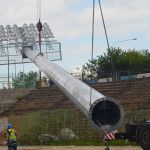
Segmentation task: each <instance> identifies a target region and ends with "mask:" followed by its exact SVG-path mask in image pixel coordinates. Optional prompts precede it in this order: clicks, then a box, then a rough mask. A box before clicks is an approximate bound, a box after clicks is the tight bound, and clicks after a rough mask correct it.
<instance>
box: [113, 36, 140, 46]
mask: <svg viewBox="0 0 150 150" xmlns="http://www.w3.org/2000/svg"><path fill="white" fill-rule="evenodd" d="M135 40H137V38H133V39H126V40H121V41H116V42H114V43H113V44H112V47H113V46H114V45H115V44H116V43H120V42H127V41H135Z"/></svg>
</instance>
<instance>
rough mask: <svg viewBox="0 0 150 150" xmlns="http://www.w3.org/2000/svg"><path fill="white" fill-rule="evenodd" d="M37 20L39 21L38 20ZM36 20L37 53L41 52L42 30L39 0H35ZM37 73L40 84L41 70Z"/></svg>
mask: <svg viewBox="0 0 150 150" xmlns="http://www.w3.org/2000/svg"><path fill="white" fill-rule="evenodd" d="M38 20H39V21H38ZM37 21H38V23H37V24H36V27H37V30H38V33H39V50H40V52H39V54H38V55H40V54H42V53H41V31H42V27H43V26H42V22H41V0H37ZM39 73H40V75H39V76H40V85H41V71H40V70H39Z"/></svg>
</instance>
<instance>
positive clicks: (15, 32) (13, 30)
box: [0, 23, 54, 45]
mask: <svg viewBox="0 0 150 150" xmlns="http://www.w3.org/2000/svg"><path fill="white" fill-rule="evenodd" d="M52 38H54V36H53V33H52V31H51V29H50V28H49V25H48V24H47V23H44V24H43V28H42V31H41V41H42V42H50V41H51V39H52ZM4 41H7V42H8V44H9V45H11V44H12V45H13V44H15V45H16V44H23V43H33V44H35V43H36V42H38V41H39V33H38V30H37V28H36V26H35V25H34V24H33V23H31V24H30V25H29V26H28V25H27V24H24V25H23V26H22V27H18V26H17V25H16V24H15V25H13V26H12V27H11V26H10V25H6V27H4V26H3V25H0V42H4ZM3 44H4V43H3Z"/></svg>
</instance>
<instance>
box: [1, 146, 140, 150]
mask: <svg viewBox="0 0 150 150" xmlns="http://www.w3.org/2000/svg"><path fill="white" fill-rule="evenodd" d="M0 150H7V147H6V146H1V147H0ZM18 150H105V147H102V146H47V147H44V146H37V147H35V146H34V147H28V146H26V147H18ZM110 150H142V149H141V148H140V147H137V146H111V147H110Z"/></svg>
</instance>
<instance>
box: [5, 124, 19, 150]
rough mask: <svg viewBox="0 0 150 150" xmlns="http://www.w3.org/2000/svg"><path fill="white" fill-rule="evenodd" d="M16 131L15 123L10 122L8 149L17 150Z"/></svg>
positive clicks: (8, 127) (8, 126)
mask: <svg viewBox="0 0 150 150" xmlns="http://www.w3.org/2000/svg"><path fill="white" fill-rule="evenodd" d="M16 136H17V135H16V132H15V130H14V129H13V125H12V124H11V123H9V124H8V125H7V145H8V150H17V141H16V140H17V139H16Z"/></svg>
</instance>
